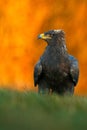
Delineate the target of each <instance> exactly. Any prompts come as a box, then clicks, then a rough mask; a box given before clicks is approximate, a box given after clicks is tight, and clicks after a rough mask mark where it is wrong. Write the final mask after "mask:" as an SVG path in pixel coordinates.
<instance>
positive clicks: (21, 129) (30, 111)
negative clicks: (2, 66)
mask: <svg viewBox="0 0 87 130" xmlns="http://www.w3.org/2000/svg"><path fill="white" fill-rule="evenodd" d="M0 130H87V97H81V96H72V97H69V96H66V97H62V96H61V97H59V96H58V95H38V94H37V93H33V92H17V91H10V90H5V89H4V90H3V89H2V90H0Z"/></svg>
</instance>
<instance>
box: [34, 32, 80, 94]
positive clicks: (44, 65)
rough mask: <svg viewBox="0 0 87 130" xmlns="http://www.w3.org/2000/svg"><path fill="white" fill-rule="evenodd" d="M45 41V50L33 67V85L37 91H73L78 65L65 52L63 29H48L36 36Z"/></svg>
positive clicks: (77, 75) (76, 79) (74, 59)
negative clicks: (36, 87)
mask: <svg viewBox="0 0 87 130" xmlns="http://www.w3.org/2000/svg"><path fill="white" fill-rule="evenodd" d="M38 38H39V39H43V40H45V41H46V42H47V44H48V45H47V47H46V49H45V52H44V53H43V55H42V56H41V58H40V60H39V61H38V62H37V64H36V66H35V68H34V85H35V86H36V85H38V92H39V93H49V92H50V90H52V92H56V93H58V94H61V95H62V94H66V93H70V94H73V93H74V87H75V86H76V84H77V82H78V77H79V67H78V61H77V59H76V58H75V57H73V56H71V55H70V54H68V52H67V48H66V43H65V33H64V31H63V30H50V31H48V32H45V33H43V34H40V35H39V36H38Z"/></svg>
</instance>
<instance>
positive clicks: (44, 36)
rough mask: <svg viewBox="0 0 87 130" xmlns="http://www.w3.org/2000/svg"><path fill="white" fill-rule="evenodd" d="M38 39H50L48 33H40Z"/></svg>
mask: <svg viewBox="0 0 87 130" xmlns="http://www.w3.org/2000/svg"><path fill="white" fill-rule="evenodd" d="M38 39H43V40H47V39H51V36H50V35H45V34H44V33H42V34H40V35H39V36H38Z"/></svg>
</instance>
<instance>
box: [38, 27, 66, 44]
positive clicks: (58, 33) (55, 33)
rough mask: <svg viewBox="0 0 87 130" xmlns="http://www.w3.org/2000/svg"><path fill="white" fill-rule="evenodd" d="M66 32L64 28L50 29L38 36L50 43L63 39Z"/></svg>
mask: <svg viewBox="0 0 87 130" xmlns="http://www.w3.org/2000/svg"><path fill="white" fill-rule="evenodd" d="M64 36H65V32H64V31H63V30H61V29H60V30H50V31H48V32H45V33H42V34H40V35H39V36H38V39H42V40H45V41H46V42H47V43H48V44H50V43H54V42H57V41H58V40H61V39H62V40H63V39H64Z"/></svg>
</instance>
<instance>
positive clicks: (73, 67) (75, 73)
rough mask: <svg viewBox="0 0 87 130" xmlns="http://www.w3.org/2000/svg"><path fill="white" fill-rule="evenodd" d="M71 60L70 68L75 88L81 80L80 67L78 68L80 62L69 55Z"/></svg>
mask: <svg viewBox="0 0 87 130" xmlns="http://www.w3.org/2000/svg"><path fill="white" fill-rule="evenodd" d="M69 59H70V61H71V66H70V76H71V78H72V81H73V83H74V86H76V84H77V82H78V78H79V67H78V61H77V59H76V58H75V57H73V56H71V55H69Z"/></svg>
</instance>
